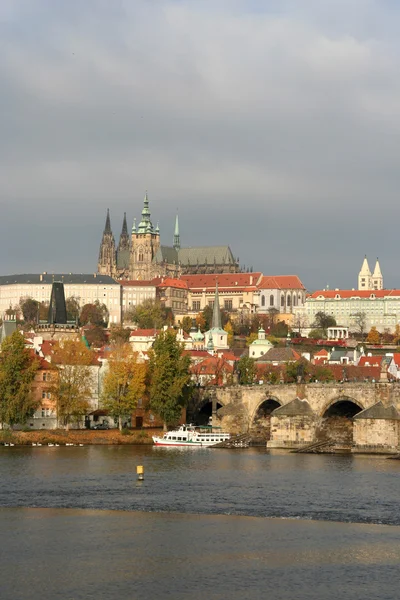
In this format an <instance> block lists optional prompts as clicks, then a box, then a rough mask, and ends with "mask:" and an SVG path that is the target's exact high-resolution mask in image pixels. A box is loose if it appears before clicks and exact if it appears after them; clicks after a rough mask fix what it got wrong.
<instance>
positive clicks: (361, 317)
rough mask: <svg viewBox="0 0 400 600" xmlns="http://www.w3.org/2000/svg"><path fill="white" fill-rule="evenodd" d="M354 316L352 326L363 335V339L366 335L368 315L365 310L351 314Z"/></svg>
mask: <svg viewBox="0 0 400 600" xmlns="http://www.w3.org/2000/svg"><path fill="white" fill-rule="evenodd" d="M351 317H352V325H351V326H352V328H353V329H354V331H355V332H356V333H358V334H359V335H360V336H361V339H362V340H363V339H364V337H365V331H366V326H367V315H366V314H365V312H363V311H358V312H356V313H354V314H353V315H351Z"/></svg>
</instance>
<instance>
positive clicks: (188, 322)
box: [182, 315, 192, 333]
mask: <svg viewBox="0 0 400 600" xmlns="http://www.w3.org/2000/svg"><path fill="white" fill-rule="evenodd" d="M182 329H183V331H184V332H185V333H189V332H190V330H191V329H192V318H191V317H189V316H188V315H186V316H185V317H183V319H182Z"/></svg>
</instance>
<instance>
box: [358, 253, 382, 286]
mask: <svg viewBox="0 0 400 600" xmlns="http://www.w3.org/2000/svg"><path fill="white" fill-rule="evenodd" d="M358 289H359V290H383V275H382V272H381V267H380V265H379V260H378V259H376V265H375V269H374V272H373V274H372V273H371V270H370V268H369V265H368V260H367V257H366V256H365V257H364V261H363V264H362V266H361V271H360V272H359V274H358Z"/></svg>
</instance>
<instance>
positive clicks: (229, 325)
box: [224, 321, 233, 348]
mask: <svg viewBox="0 0 400 600" xmlns="http://www.w3.org/2000/svg"><path fill="white" fill-rule="evenodd" d="M224 329H225V331H226V332H227V334H228V346H229V348H231V347H232V345H233V327H232V323H231V322H230V321H228V322H227V324H226V325H225V327H224Z"/></svg>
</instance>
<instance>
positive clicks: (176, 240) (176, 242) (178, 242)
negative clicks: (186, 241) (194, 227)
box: [174, 212, 181, 250]
mask: <svg viewBox="0 0 400 600" xmlns="http://www.w3.org/2000/svg"><path fill="white" fill-rule="evenodd" d="M174 248H175V250H180V249H181V240H180V236H179V219H178V212H177V213H176V219H175V231H174Z"/></svg>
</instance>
